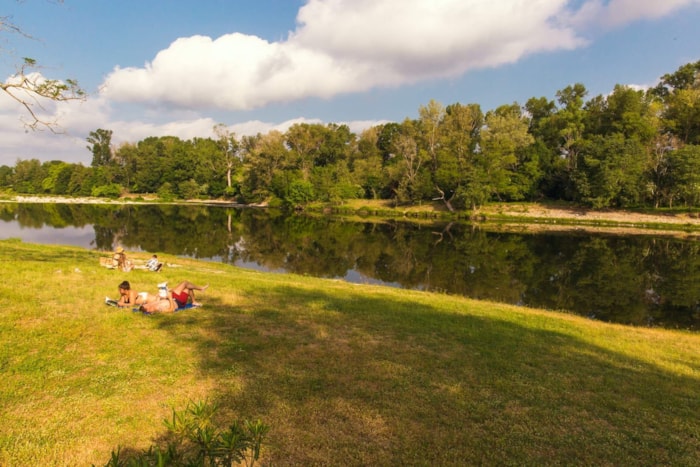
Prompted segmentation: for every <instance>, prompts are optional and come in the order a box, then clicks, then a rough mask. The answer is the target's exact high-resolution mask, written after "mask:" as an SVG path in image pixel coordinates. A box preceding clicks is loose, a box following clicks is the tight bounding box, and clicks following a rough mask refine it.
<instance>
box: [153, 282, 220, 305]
mask: <svg viewBox="0 0 700 467" xmlns="http://www.w3.org/2000/svg"><path fill="white" fill-rule="evenodd" d="M161 286H163V287H167V283H166V282H164V283H162V284H159V285H158V287H161ZM208 287H209V285H205V286H198V285H194V284H193V283H192V282H190V281H182V282H180V283H179V284H177V285H176V286H175V288H173V289H170V294H169V295H170V296H171V297H172V298H173V300H175V303H176V304H177V307H178V308H183V307H185V306H187V304H188V303H190V304H192V305H193V306H199V305H200V304H199V303H198V302H196V301H195V299H194V291H195V290H199V291H202V292H203V291H205V290H207V288H208Z"/></svg>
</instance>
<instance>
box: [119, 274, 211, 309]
mask: <svg viewBox="0 0 700 467" xmlns="http://www.w3.org/2000/svg"><path fill="white" fill-rule="evenodd" d="M207 287H209V286H208V285H205V286H198V285H195V284H193V283H192V282H190V281H182V282H180V283H179V284H177V285H176V286H175V287H174V288H171V289H169V288H168V283H167V282H162V283H160V284H158V293H156V294H151V293H148V292H136V291H135V290H133V289H132V288H131V284H130V283H129V281H123V282H122V283H121V284H119V300H117V301H116V306H118V307H121V308H137V307H138V310H139V311H141V312H144V313H163V312H172V311H176V310H178V309H180V308H186V307H188V306H199V305H200V304H199V303H198V302H197V301H195V296H194V293H195V291H196V290H197V291H204V290H206V289H207Z"/></svg>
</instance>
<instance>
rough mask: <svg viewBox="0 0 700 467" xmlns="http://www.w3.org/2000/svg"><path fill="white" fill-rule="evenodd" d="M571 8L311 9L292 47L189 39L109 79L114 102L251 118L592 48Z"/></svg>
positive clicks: (558, 4) (325, 2)
mask: <svg viewBox="0 0 700 467" xmlns="http://www.w3.org/2000/svg"><path fill="white" fill-rule="evenodd" d="M565 6H566V1H565V0H533V1H529V2H524V1H522V0H500V1H498V2H492V1H485V0H433V1H432V2H426V1H424V0H383V1H378V0H352V1H351V0H310V1H309V2H308V3H307V4H306V5H305V6H304V7H302V8H301V9H300V11H299V14H298V17H297V21H298V28H297V30H296V31H294V32H293V33H291V34H290V35H289V37H288V38H287V39H286V40H285V41H281V42H274V43H271V42H267V41H265V40H263V39H260V38H257V37H254V36H247V35H243V34H239V33H234V34H228V35H224V36H221V37H219V38H218V39H215V40H214V39H211V38H209V37H203V36H193V37H188V38H181V39H178V40H176V41H174V42H173V43H172V44H171V45H170V46H169V47H168V48H167V49H165V50H163V51H161V52H159V53H158V54H157V55H156V57H155V58H154V59H153V61H152V62H150V63H147V64H146V65H145V66H144V67H142V68H125V69H120V68H116V69H115V70H114V71H113V72H112V73H111V74H110V75H109V76H108V77H107V79H106V81H105V85H104V88H103V93H104V95H105V96H107V97H109V98H110V99H114V100H122V101H129V102H134V101H139V102H161V103H166V104H168V105H171V106H179V107H185V108H193V107H194V108H224V109H236V110H247V109H252V108H257V107H262V106H265V105H267V104H270V103H276V102H287V101H292V100H297V99H303V98H307V97H321V98H329V97H332V96H335V95H338V94H344V93H352V92H360V91H365V90H368V89H372V88H376V87H386V86H399V85H402V84H406V83H414V82H417V81H420V80H423V79H432V78H442V77H452V76H457V75H460V74H463V73H464V72H466V71H468V70H471V69H476V68H483V67H492V66H498V65H502V64H505V63H512V62H515V61H517V60H519V59H520V58H522V57H524V56H526V55H528V54H532V53H537V52H541V51H545V50H547V51H549V50H558V49H571V48H574V47H578V46H580V45H582V44H583V41H582V40H581V39H580V38H578V37H577V35H576V33H575V31H574V30H572V29H571V28H569V27H566V26H562V25H561V24H559V25H558V24H557V22H556V21H554V19H556V17H557V15H560V14H561V13H562V12H563V11H564V8H565Z"/></svg>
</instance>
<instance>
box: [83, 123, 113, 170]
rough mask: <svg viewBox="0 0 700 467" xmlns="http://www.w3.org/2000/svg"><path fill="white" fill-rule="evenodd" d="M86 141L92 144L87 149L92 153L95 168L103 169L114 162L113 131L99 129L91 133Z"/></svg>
mask: <svg viewBox="0 0 700 467" xmlns="http://www.w3.org/2000/svg"><path fill="white" fill-rule="evenodd" d="M86 140H87V142H88V143H90V146H87V148H88V150H89V151H90V152H91V153H92V164H91V165H92V166H93V167H103V166H106V165H109V164H110V163H111V162H112V130H104V129H102V128H98V129H97V130H95V131H91V132H90V135H89V136H88V137H87V138H86Z"/></svg>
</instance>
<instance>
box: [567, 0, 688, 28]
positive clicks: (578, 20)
mask: <svg viewBox="0 0 700 467" xmlns="http://www.w3.org/2000/svg"><path fill="white" fill-rule="evenodd" d="M691 5H700V0H609V1H606V2H604V1H602V0H590V1H587V2H585V3H584V4H583V5H582V6H581V8H580V9H579V10H578V11H577V12H576V13H574V14H572V15H571V17H570V18H569V20H568V21H569V22H570V24H572V25H575V26H576V27H578V28H589V27H602V28H604V29H609V28H615V27H620V26H624V25H626V24H629V23H632V22H634V21H639V20H653V19H658V18H662V17H664V16H667V15H669V14H671V13H674V12H676V11H678V10H680V9H682V8H685V7H688V6H691Z"/></svg>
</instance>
